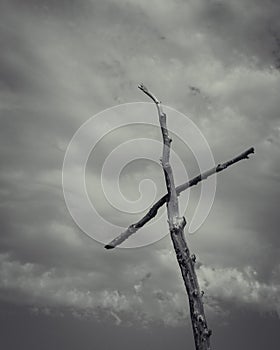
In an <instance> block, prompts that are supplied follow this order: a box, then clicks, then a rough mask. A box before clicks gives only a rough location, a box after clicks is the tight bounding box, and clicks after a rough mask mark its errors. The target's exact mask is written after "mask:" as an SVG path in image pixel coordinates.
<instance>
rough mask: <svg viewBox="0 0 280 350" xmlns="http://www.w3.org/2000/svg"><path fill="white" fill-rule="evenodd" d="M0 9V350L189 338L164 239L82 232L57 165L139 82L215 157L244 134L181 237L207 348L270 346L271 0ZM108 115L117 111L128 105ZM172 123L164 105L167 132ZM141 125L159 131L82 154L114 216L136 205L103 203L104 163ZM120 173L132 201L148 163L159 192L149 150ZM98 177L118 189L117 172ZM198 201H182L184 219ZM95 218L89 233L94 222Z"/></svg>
mask: <svg viewBox="0 0 280 350" xmlns="http://www.w3.org/2000/svg"><path fill="white" fill-rule="evenodd" d="M0 14H1V15H0V16H1V20H0V28H1V31H0V33H1V34H0V35H1V54H0V93H1V95H0V98H1V104H0V113H1V114H0V115H1V128H0V134H1V137H0V146H1V147H0V157H1V172H0V186H1V187H0V195H1V214H0V215H1V236H0V249H1V251H0V266H1V267H0V304H1V308H2V310H3V312H2V313H1V330H2V331H3V334H2V335H1V343H3V342H4V343H5V345H4V346H3V347H4V348H5V349H11V350H13V349H19V348H20V349H23V350H25V349H38V348H40V349H48V350H49V349H93V348H94V349H95V348H96V349H100V350H103V349H111V348H115V349H131V348H132V347H133V348H134V349H136V350H137V349H140V348H141V349H143V348H151V349H161V350H165V349H170V347H173V346H184V347H185V348H187V347H188V345H189V348H191V347H192V346H193V339H192V333H191V325H190V321H189V314H188V306H187V298H186V294H185V290H184V286H183V282H182V279H181V276H180V273H179V268H178V265H177V262H176V259H175V256H174V252H173V249H172V245H171V242H170V238H169V237H168V236H166V237H165V238H163V239H162V240H160V241H159V242H156V243H154V244H152V245H149V246H147V247H142V248H137V249H115V250H110V251H107V250H105V249H104V248H103V245H102V244H100V243H98V242H96V241H95V240H93V239H91V238H89V237H88V236H87V235H85V234H84V233H83V232H82V231H81V230H80V229H79V227H78V226H77V225H76V224H75V222H74V221H73V219H72V217H71V215H70V213H69V212H68V210H67V207H66V204H65V201H64V197H63V191H62V185H61V172H62V164H63V159H64V155H65V151H66V148H67V145H68V143H69V142H70V140H71V138H72V136H73V134H74V133H75V132H76V130H77V129H78V128H79V127H80V126H81V125H82V123H84V122H85V121H87V120H88V119H89V118H90V117H91V116H92V115H95V114H96V113H98V112H101V111H103V110H104V109H106V108H110V107H113V106H115V105H118V104H122V103H127V102H138V101H145V102H146V101H147V98H146V96H144V95H143V94H142V93H141V92H140V91H139V90H138V89H137V85H138V83H140V82H144V83H145V84H146V85H147V86H148V87H149V88H150V89H151V90H152V91H153V92H154V93H155V94H157V96H158V97H159V98H160V99H161V100H162V101H163V103H164V104H166V105H168V106H170V107H173V108H175V109H176V110H178V111H180V112H181V113H184V114H186V115H187V116H188V117H189V118H191V120H192V121H193V122H195V123H196V125H197V126H198V127H199V129H200V130H201V131H202V133H203V134H204V136H205V137H206V139H207V141H208V143H209V145H210V147H211V150H212V152H213V155H214V158H215V160H216V161H217V162H221V161H225V160H227V159H230V158H231V157H233V156H235V155H237V154H238V153H240V152H242V151H243V150H245V149H246V148H249V147H251V146H254V147H255V150H256V153H255V155H253V156H251V157H250V160H246V161H242V162H241V163H238V164H236V165H235V166H234V167H232V168H230V169H227V170H226V171H225V172H222V173H220V174H218V176H217V191H216V197H215V201H214V204H213V206H212V209H211V212H210V214H209V216H208V217H207V219H206V221H205V222H204V224H203V225H202V227H201V228H200V229H199V231H198V232H196V234H194V235H188V234H187V240H188V243H189V246H190V249H191V251H192V252H194V253H195V254H196V255H197V256H198V261H199V263H198V265H197V266H198V270H197V271H198V275H199V281H200V284H201V288H202V289H203V290H204V291H205V298H204V301H205V308H206V314H207V318H208V323H209V326H210V328H212V329H213V337H212V343H213V348H214V349H216V350H219V349H227V350H233V349H236V348H238V349H240V350H243V349H254V350H261V349H263V348H275V347H276V346H277V345H276V344H278V342H279V339H278V334H279V326H280V322H279V316H280V306H279V305H280V259H279V252H280V251H279V250H280V239H279V223H278V219H279V195H280V186H279V182H280V172H279V171H280V162H279V160H280V157H279V151H280V118H279V110H280V98H279V91H280V74H279V69H280V22H279V17H280V3H279V1H276V0H275V1H273V0H265V1H264V0H262V1H261V0H243V1H241V0H230V1H224V2H222V1H213V0H207V1H206V0H190V1H183V0H172V1H167V0H161V1H160V0H156V1H147V0H142V1H136V0H118V1H113V0H111V1H110V0H103V1H98V0H84V1H81V0H80V1H78V0H68V1H67V0H60V1H55V0H2V1H1V4H0ZM118 118H119V120H120V122H121V121H122V118H123V121H125V122H127V115H126V116H125V117H122V116H121V115H119V116H118ZM151 118H152V116H151ZM139 122H141V117H139ZM153 122H154V123H155V124H156V123H157V115H156V113H155V114H154V120H153ZM172 123H175V122H174V120H173V121H172V118H170V119H169V125H170V128H171V129H172ZM98 128H99V126H98V125H96V135H98V132H99V129H98ZM143 135H145V137H147V135H149V136H151V138H154V139H160V134H159V130H157V129H156V128H154V129H153V128H152V129H151V128H149V129H145V126H143V127H142V128H141V127H139V128H137V130H135V129H133V128H132V129H131V127H130V128H127V129H125V128H124V129H121V130H119V132H116V133H115V134H114V133H113V134H112V135H111V136H110V135H109V136H108V137H107V138H106V139H104V140H103V141H102V142H100V143H99V144H98V147H96V149H95V154H93V155H91V157H90V158H89V162H88V163H89V164H88V169H87V178H88V179H89V184H88V188H89V197H90V198H91V199H92V201H94V200H96V198H98V203H99V207H98V209H99V211H100V213H101V215H105V216H106V217H107V219H108V217H110V218H111V219H112V221H113V222H114V223H115V224H116V223H117V224H119V225H120V224H123V225H124V226H125V225H127V224H129V223H131V222H133V221H135V218H136V217H137V218H138V217H139V218H140V217H141V215H140V216H139V215H138V216H137V214H127V216H126V215H125V214H120V213H119V212H116V211H115V210H113V209H112V207H111V206H110V205H108V204H107V206H106V205H105V204H106V201H105V200H104V198H103V199H102V198H101V194H100V178H99V175H100V169H101V167H102V164H103V163H104V159H105V157H106V155H108V154H109V153H110V152H111V151H112V150H113V149H114V148H115V147H117V145H118V143H120V144H121V143H123V142H125V141H126V140H128V139H133V138H137V137H143ZM181 146H182V145H180V142H179V140H177V141H176V140H175V141H174V148H175V149H176V147H177V151H178V152H177V153H178V154H179V156H180V158H181V159H182V160H183V161H185V160H187V161H188V162H187V165H186V166H187V171H188V173H189V175H195V174H196V172H197V165H196V163H195V161H194V159H193V158H191V156H189V155H188V154H187V153H186V154H185V155H183V154H182V153H183V152H184V151H182V147H181ZM143 149H144V148H143ZM159 157H160V154H159V155H158V158H159ZM116 163H118V161H116ZM176 169H177V168H176ZM176 169H175V170H174V171H175V178H176V179H181V178H182V176H183V175H184V174H181V173H179V171H178V172H177V173H176ZM143 173H144V174H143ZM122 175H123V177H122V178H121V183H120V185H121V188H122V189H123V191H124V195H128V197H129V198H130V200H135V199H137V198H138V196H139V192H138V185H139V181H141V179H142V178H143V176H144V177H145V176H147V177H150V178H151V179H152V180H154V181H155V182H156V183H157V185H158V188H157V193H156V197H159V196H161V195H162V194H164V182H163V177H162V174H161V169H160V167H159V165H158V164H156V163H155V162H152V163H147V164H146V163H145V160H143V159H142V160H141V161H140V163H139V162H138V163H137V162H136V163H135V164H131V166H130V167H127V168H125V169H124V170H123V174H122ZM106 181H107V182H106V183H107V185H108V186H109V188H114V186H115V185H114V184H115V182H114V181H115V179H114V178H113V175H112V176H111V177H110V176H109V177H108V178H106ZM73 183H75V173H73ZM134 184H135V187H134ZM110 186H111V187H110ZM199 190H200V187H197V188H195V189H193V190H192V191H191V194H190V200H192V199H193V201H194V202H195V201H196V200H197V198H198V195H199ZM115 197H116V198H117V195H116V196H115ZM116 198H115V199H116ZM184 198H185V197H184V196H182V198H181V200H180V204H182V206H184V204H183V203H182V202H183V200H184ZM194 202H191V203H190V207H189V211H188V209H187V210H186V212H184V215H185V216H186V218H187V219H188V220H189V219H190V216H191V215H192V209H193V208H192V206H193V204H192V203H194ZM162 213H163V211H162V212H161V214H162ZM98 225H99V224H96V227H94V228H93V230H96V231H98V230H102V227H100V226H98ZM157 227H158V230H159V232H166V233H167V232H168V227H167V223H166V221H165V217H164V216H163V220H162V221H161V222H159V223H158V226H153V228H152V229H151V227H148V228H147V229H143V235H144V234H146V235H147V234H150V235H152V234H153V232H154V231H155V228H157ZM120 232H121V230H117V231H116V232H110V235H113V236H114V235H118V234H119V233H120ZM104 234H106V233H104ZM137 235H140V236H141V231H139V232H138V233H137ZM241 333H242V336H241Z"/></svg>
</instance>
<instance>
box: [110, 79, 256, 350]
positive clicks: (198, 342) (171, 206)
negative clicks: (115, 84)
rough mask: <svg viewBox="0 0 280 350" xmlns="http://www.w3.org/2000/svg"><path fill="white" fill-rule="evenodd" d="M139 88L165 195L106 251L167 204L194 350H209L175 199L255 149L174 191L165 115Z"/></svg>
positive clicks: (183, 222) (192, 261)
mask: <svg viewBox="0 0 280 350" xmlns="http://www.w3.org/2000/svg"><path fill="white" fill-rule="evenodd" d="M138 87H139V89H140V90H142V91H143V92H144V93H145V94H146V95H147V96H148V97H149V98H151V99H152V100H153V102H154V103H155V105H156V108H157V112H158V117H159V123H160V127H161V133H162V140H163V152H162V158H161V165H162V168H163V172H164V176H165V183H166V188H167V194H166V195H165V196H163V197H162V198H161V199H160V200H159V201H157V202H156V203H155V204H154V205H153V207H152V208H151V209H150V210H149V212H148V213H147V214H146V215H145V216H144V217H143V218H142V219H141V220H139V221H138V222H137V223H135V224H132V225H130V226H129V227H128V229H127V230H126V231H124V232H123V233H122V234H121V235H120V236H118V237H116V238H115V239H114V240H112V241H111V242H110V243H109V244H107V245H106V246H105V248H107V249H112V248H115V247H116V246H117V245H119V244H121V243H122V242H123V241H124V240H126V239H127V238H128V237H129V236H131V235H132V234H134V233H135V232H136V231H137V230H138V229H139V228H141V227H143V226H144V225H145V224H146V223H147V222H148V221H150V220H151V219H152V218H153V217H155V216H156V214H157V211H158V209H159V208H160V207H161V206H162V205H164V204H165V203H166V206H167V216H168V225H169V231H170V236H171V240H172V243H173V246H174V250H175V253H176V257H177V261H178V264H179V267H180V270H181V274H182V277H183V280H184V284H185V287H186V291H187V294H188V299H189V308H190V316H191V322H192V328H193V335H194V342H195V348H196V350H210V349H211V347H210V335H211V333H212V332H211V330H210V329H209V328H208V325H207V321H206V317H205V313H204V306H203V301H202V296H203V293H202V292H201V291H200V288H199V284H198V279H197V275H196V272H195V260H196V258H195V255H194V254H192V255H191V254H190V251H189V248H188V246H187V243H186V240H185V236H184V228H185V225H186V220H185V218H184V217H181V216H180V215H179V205H178V196H179V194H180V193H181V192H182V191H184V190H186V189H187V188H189V187H191V186H194V185H196V184H197V183H199V182H200V181H202V180H204V179H206V178H207V177H208V176H210V175H213V174H215V173H218V172H220V171H222V170H224V169H226V168H227V167H228V166H230V165H232V164H234V163H236V162H238V161H240V160H242V159H247V158H249V154H251V153H254V148H250V149H248V150H247V151H245V152H243V153H242V154H240V155H239V156H237V157H235V158H233V159H232V160H230V161H228V162H225V163H223V164H218V165H217V166H216V167H214V168H212V169H210V170H208V171H206V172H205V173H203V174H200V175H198V176H196V177H195V178H193V179H192V180H190V181H188V182H186V183H184V184H182V185H180V186H178V187H175V183H174V177H173V171H172V167H171V165H170V162H169V157H170V146H171V142H172V139H171V138H170V137H169V133H168V129H167V123H166V114H165V113H164V112H163V109H162V105H161V102H160V101H159V100H158V99H157V98H156V97H155V95H153V94H152V93H151V92H150V91H149V90H148V89H147V88H146V87H145V86H144V85H143V84H141V85H139V86H138Z"/></svg>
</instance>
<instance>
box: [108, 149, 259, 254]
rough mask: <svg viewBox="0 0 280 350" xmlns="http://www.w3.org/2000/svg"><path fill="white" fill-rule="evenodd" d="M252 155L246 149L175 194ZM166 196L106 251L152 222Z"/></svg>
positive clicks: (178, 187)
mask: <svg viewBox="0 0 280 350" xmlns="http://www.w3.org/2000/svg"><path fill="white" fill-rule="evenodd" d="M252 153H254V148H253V147H251V148H249V149H247V150H246V151H244V152H242V153H241V154H239V155H238V156H236V157H234V158H233V159H230V160H228V161H227V162H225V163H221V164H217V165H216V166H215V167H213V168H212V169H209V170H207V171H205V172H204V173H202V174H199V175H197V176H195V177H194V178H193V179H191V180H190V181H187V182H185V183H183V184H181V185H179V186H177V187H176V193H177V195H178V196H179V195H180V193H181V192H183V191H185V190H187V189H188V188H190V187H192V186H195V185H197V184H198V183H199V182H201V181H202V180H206V179H207V178H208V177H209V176H211V175H213V174H216V173H219V172H220V171H223V170H225V169H226V168H228V167H229V166H231V165H233V164H235V163H237V162H239V161H241V160H242V159H249V155H250V154H252ZM167 198H168V194H166V195H164V196H163V197H161V198H160V199H159V200H158V201H157V202H156V203H155V204H154V205H153V206H152V207H151V208H150V210H149V211H148V212H147V213H146V214H145V215H144V216H143V217H142V218H141V219H140V220H139V221H137V222H136V223H134V224H131V225H130V226H129V227H128V228H127V229H126V230H125V231H124V232H122V233H121V234H120V235H119V236H117V237H116V238H114V239H113V240H112V241H111V242H110V243H108V244H107V245H105V248H106V249H113V248H115V247H117V246H118V245H120V244H121V243H122V242H124V241H125V240H126V239H127V238H129V237H130V236H131V235H133V234H134V233H135V232H137V231H138V230H139V229H140V228H141V227H143V226H144V225H145V224H146V223H147V222H149V221H150V220H152V219H153V218H154V217H155V216H156V215H157V212H158V210H159V208H161V207H162V206H163V205H164V204H165V203H166V201H167Z"/></svg>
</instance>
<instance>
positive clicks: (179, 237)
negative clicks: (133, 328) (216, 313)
mask: <svg viewBox="0 0 280 350" xmlns="http://www.w3.org/2000/svg"><path fill="white" fill-rule="evenodd" d="M139 89H140V90H142V91H143V92H144V93H145V94H147V95H148V96H149V97H150V98H152V100H153V101H154V102H155V104H156V106H157V110H158V116H159V122H160V127H161V132H162V140H163V151H162V161H161V163H162V168H163V172H164V176H165V183H166V188H167V195H168V199H167V216H168V225H169V231H170V236H171V239H172V242H173V246H174V249H175V252H176V257H177V261H178V264H179V266H180V269H181V274H182V277H183V280H184V283H185V287H186V291H187V293H188V297H189V306H190V314H191V321H192V328H193V335H194V341H195V348H196V350H210V335H211V331H210V330H209V329H208V327H207V322H206V318H205V313H204V307H203V303H202V294H201V292H200V290H199V284H198V280H197V276H196V272H195V269H194V259H191V257H190V252H189V249H188V246H187V243H186V240H185V237H184V227H185V225H186V220H185V218H184V217H180V216H179V204H178V197H177V191H176V187H175V183H174V177H173V171H172V167H171V165H170V163H169V158H170V144H171V142H172V140H171V138H170V137H169V134H168V129H167V125H166V114H165V113H164V112H163V110H162V106H161V103H160V102H159V101H158V99H157V98H155V97H154V95H153V94H151V93H150V92H149V91H148V89H147V88H146V87H145V86H143V84H142V85H139Z"/></svg>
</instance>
